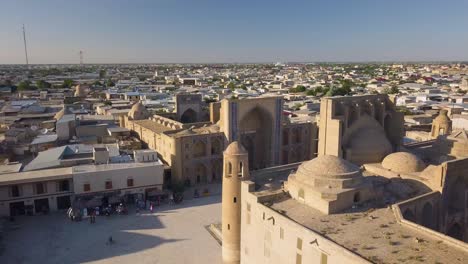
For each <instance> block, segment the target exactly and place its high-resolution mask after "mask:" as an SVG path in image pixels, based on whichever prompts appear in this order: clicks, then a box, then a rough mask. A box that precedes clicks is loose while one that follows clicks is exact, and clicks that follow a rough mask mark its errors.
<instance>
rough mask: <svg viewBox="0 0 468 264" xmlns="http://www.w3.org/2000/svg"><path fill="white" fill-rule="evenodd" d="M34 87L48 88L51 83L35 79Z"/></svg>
mask: <svg viewBox="0 0 468 264" xmlns="http://www.w3.org/2000/svg"><path fill="white" fill-rule="evenodd" d="M36 87H37V88H38V89H48V88H50V87H52V85H51V84H50V83H49V82H46V81H44V80H38V81H36Z"/></svg>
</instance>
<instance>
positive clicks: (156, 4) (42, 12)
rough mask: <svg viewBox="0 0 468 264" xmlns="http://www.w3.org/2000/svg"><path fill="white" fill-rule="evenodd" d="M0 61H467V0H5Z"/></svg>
mask: <svg viewBox="0 0 468 264" xmlns="http://www.w3.org/2000/svg"><path fill="white" fill-rule="evenodd" d="M0 8H1V9H2V10H3V12H2V16H1V17H0V32H2V35H3V36H6V37H5V38H3V39H2V41H1V42H0V64H24V63H25V56H24V46H23V35H22V25H23V24H25V26H26V34H27V42H28V55H29V63H30V64H78V63H79V51H80V50H82V51H83V52H84V62H85V64H134V63H144V64H180V63H184V64H191V63H197V64H198V63H203V64H210V63H214V64H215V63H274V62H297V63H308V62H311V63H312V62H315V63H321V62H330V63H366V62H408V63H410V62H461V61H468V49H467V48H466V47H468V34H465V32H466V26H467V25H468V17H467V16H466V14H465V13H466V12H465V11H466V10H468V1H462V0H449V1H443V2H442V1H433V0H429V1H422V0H418V1H409V2H408V1H402V0H396V1H372V0H362V1H345V0H331V1H305V0H293V1H277V0H271V1H265V0H257V1H245V0H240V1H235V2H230V1H229V2H224V1H215V0H199V1H188V0H187V1H183V0H172V1H169V0H159V1H151V2H145V1H141V0H137V1H124V0H116V1H110V0H103V1H98V2H97V1H91V0H85V1H79V2H69V1H66V2H65V1H59V0H44V1H32V0H15V1H12V0H5V1H2V3H1V4H0Z"/></svg>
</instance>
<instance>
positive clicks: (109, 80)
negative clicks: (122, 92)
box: [106, 78, 115, 87]
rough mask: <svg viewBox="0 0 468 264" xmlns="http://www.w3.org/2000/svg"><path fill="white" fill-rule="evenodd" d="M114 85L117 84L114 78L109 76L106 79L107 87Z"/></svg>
mask: <svg viewBox="0 0 468 264" xmlns="http://www.w3.org/2000/svg"><path fill="white" fill-rule="evenodd" d="M113 86H115V83H114V82H113V81H112V79H110V78H109V79H108V80H107V81H106V87H113Z"/></svg>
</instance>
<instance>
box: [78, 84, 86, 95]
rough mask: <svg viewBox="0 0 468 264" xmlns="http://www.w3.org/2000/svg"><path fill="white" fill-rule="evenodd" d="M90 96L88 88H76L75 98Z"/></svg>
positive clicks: (79, 86)
mask: <svg viewBox="0 0 468 264" xmlns="http://www.w3.org/2000/svg"><path fill="white" fill-rule="evenodd" d="M87 94H88V91H87V87H85V86H82V85H80V84H78V85H77V86H75V96H76V97H86V95H87Z"/></svg>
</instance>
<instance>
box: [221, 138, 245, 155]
mask: <svg viewBox="0 0 468 264" xmlns="http://www.w3.org/2000/svg"><path fill="white" fill-rule="evenodd" d="M224 153H225V154H229V155H239V154H247V150H245V148H244V146H242V144H241V143H239V142H237V141H234V142H232V143H231V144H229V146H228V147H227V148H226V150H225V151H224Z"/></svg>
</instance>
